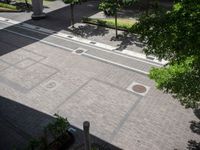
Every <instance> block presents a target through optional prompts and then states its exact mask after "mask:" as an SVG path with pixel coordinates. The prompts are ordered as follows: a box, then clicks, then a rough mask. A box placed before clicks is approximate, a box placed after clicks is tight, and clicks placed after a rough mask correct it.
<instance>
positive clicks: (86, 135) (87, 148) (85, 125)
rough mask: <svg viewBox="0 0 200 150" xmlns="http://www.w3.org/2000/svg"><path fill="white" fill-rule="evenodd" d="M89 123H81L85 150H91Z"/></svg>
mask: <svg viewBox="0 0 200 150" xmlns="http://www.w3.org/2000/svg"><path fill="white" fill-rule="evenodd" d="M89 129H90V123H89V122H88V121H85V122H84V123H83V130H84V138H85V150H91V142H90V131H89Z"/></svg>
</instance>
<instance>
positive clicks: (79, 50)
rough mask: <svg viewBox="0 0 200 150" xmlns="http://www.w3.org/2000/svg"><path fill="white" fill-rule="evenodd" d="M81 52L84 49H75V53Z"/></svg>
mask: <svg viewBox="0 0 200 150" xmlns="http://www.w3.org/2000/svg"><path fill="white" fill-rule="evenodd" d="M83 52H84V50H82V49H78V50H76V51H75V53H77V54H81V53H83Z"/></svg>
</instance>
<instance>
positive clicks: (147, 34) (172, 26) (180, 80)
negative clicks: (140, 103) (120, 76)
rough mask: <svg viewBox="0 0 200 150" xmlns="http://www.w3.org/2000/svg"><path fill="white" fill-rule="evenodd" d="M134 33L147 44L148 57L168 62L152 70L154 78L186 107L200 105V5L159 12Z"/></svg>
mask: <svg viewBox="0 0 200 150" xmlns="http://www.w3.org/2000/svg"><path fill="white" fill-rule="evenodd" d="M134 30H135V31H136V32H138V33H139V34H140V35H141V40H142V41H143V42H144V43H145V45H146V48H145V49H144V52H145V53H146V54H152V55H154V56H156V57H158V58H159V59H165V60H168V61H169V63H168V65H166V66H165V67H163V68H159V69H155V68H154V69H152V70H151V72H150V78H151V79H154V80H155V81H156V83H157V87H158V88H159V89H162V90H164V91H165V92H167V93H171V94H172V95H173V96H174V97H176V98H177V99H179V100H180V102H181V104H183V105H184V106H186V107H192V108H194V107H198V105H199V104H198V103H199V102H200V1H199V0H179V2H177V3H175V4H174V6H173V8H172V10H171V11H164V12H160V11H159V12H158V11H155V12H154V13H151V14H149V15H145V16H143V17H141V18H140V22H139V23H138V24H136V26H135V27H134Z"/></svg>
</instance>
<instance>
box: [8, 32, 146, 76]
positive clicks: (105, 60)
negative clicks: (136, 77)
mask: <svg viewBox="0 0 200 150" xmlns="http://www.w3.org/2000/svg"><path fill="white" fill-rule="evenodd" d="M4 30H5V31H7V32H10V33H14V34H17V35H20V36H23V37H27V38H30V39H33V40H37V41H40V42H43V43H45V44H48V45H51V46H55V47H59V48H61V49H65V50H68V51H74V50H73V49H71V48H66V47H64V46H60V45H57V44H54V43H51V42H47V41H44V40H40V39H37V38H35V37H31V36H28V35H24V34H21V33H17V32H14V31H10V30H7V29H4ZM83 55H85V56H88V57H91V58H95V59H97V60H101V61H103V62H108V63H111V64H114V65H117V66H120V67H123V68H126V69H129V70H132V71H136V72H139V73H141V74H144V75H148V74H149V73H148V72H145V71H142V70H139V69H135V68H131V67H129V66H125V65H122V64H119V63H116V62H113V61H110V60H107V59H103V58H100V57H96V56H93V55H90V54H86V53H84V54H83Z"/></svg>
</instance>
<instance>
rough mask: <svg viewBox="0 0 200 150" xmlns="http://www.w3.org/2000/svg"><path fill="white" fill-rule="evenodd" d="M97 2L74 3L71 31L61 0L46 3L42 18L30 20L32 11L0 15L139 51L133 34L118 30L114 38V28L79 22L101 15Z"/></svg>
mask: <svg viewBox="0 0 200 150" xmlns="http://www.w3.org/2000/svg"><path fill="white" fill-rule="evenodd" d="M98 3H99V1H98V0H89V1H88V2H85V3H82V5H76V7H75V9H74V15H75V22H76V24H75V27H76V29H74V30H73V31H72V30H71V29H70V9H69V7H68V6H67V5H65V4H63V2H62V1H61V0H57V1H55V2H49V3H47V4H46V8H44V12H46V13H47V18H46V19H44V20H40V21H33V20H31V19H30V18H31V14H32V12H29V13H28V12H22V13H1V14H0V16H1V17H5V18H10V19H14V20H17V21H21V22H24V23H28V24H33V25H37V26H40V27H44V28H47V29H51V30H54V31H57V32H58V31H59V32H63V33H67V34H72V35H76V36H78V37H82V38H86V39H89V40H93V41H98V42H101V43H104V44H108V45H111V46H114V47H116V48H117V49H118V50H120V51H122V50H123V49H129V50H132V51H135V52H140V53H141V52H142V48H141V44H140V43H139V42H138V40H137V38H136V37H135V36H134V35H131V34H127V33H125V32H122V31H119V34H120V36H119V37H120V38H119V39H115V30H113V29H108V28H104V27H97V26H94V25H89V24H84V23H81V19H82V18H83V17H96V16H99V17H101V16H102V15H100V14H101V13H99V10H98ZM129 15H130V14H129Z"/></svg>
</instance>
